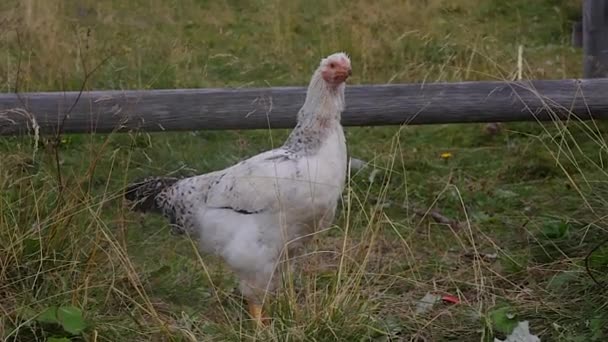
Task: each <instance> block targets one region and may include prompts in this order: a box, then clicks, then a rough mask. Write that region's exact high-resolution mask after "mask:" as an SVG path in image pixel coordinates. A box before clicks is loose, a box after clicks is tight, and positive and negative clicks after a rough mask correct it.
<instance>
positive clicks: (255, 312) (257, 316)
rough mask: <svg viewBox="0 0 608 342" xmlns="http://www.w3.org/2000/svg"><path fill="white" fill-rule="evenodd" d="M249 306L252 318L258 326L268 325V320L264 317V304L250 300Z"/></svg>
mask: <svg viewBox="0 0 608 342" xmlns="http://www.w3.org/2000/svg"><path fill="white" fill-rule="evenodd" d="M248 306H249V314H250V315H251V318H253V319H254V321H255V323H256V325H257V326H258V328H263V327H264V326H266V325H268V322H267V320H266V319H263V318H262V305H261V304H257V303H255V302H249V304H248Z"/></svg>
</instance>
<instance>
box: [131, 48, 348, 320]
mask: <svg viewBox="0 0 608 342" xmlns="http://www.w3.org/2000/svg"><path fill="white" fill-rule="evenodd" d="M350 75H351V63H350V59H349V57H348V56H347V55H346V54H345V53H341V52H340V53H335V54H332V55H330V56H328V57H326V58H324V59H322V60H321V63H320V65H319V67H318V68H317V70H316V71H315V72H314V74H313V76H312V79H311V81H310V84H309V86H308V90H307V94H306V100H305V102H304V105H303V106H302V108H301V109H300V111H299V113H298V122H297V125H296V127H295V128H294V130H293V131H292V132H291V134H290V135H289V137H288V138H287V140H286V141H285V143H284V144H283V145H282V146H281V147H279V148H276V149H273V150H270V151H266V152H263V153H261V154H258V155H256V156H253V157H251V158H249V159H246V160H243V161H241V162H239V163H238V164H236V165H233V166H231V167H228V168H226V169H224V170H220V171H214V172H211V173H207V174H203V175H199V176H195V177H190V178H185V179H176V178H168V177H154V178H147V179H144V180H142V181H139V182H135V183H132V184H130V185H129V186H128V187H127V189H126V192H125V198H126V199H127V200H129V201H131V202H133V206H132V209H133V210H135V211H141V212H158V213H162V214H163V215H164V216H165V217H167V218H168V219H169V220H170V222H171V224H172V225H173V227H175V229H177V230H178V231H179V232H187V233H188V234H189V235H190V236H192V237H193V238H194V239H196V241H197V242H198V246H199V248H200V250H201V251H203V252H205V253H212V254H215V255H218V256H220V257H221V258H222V259H223V260H224V261H225V262H226V263H227V264H228V265H229V266H230V267H231V268H232V270H233V271H234V272H235V273H236V275H237V276H238V278H239V288H240V290H241V293H242V294H243V296H244V297H245V298H246V299H247V301H248V306H249V312H250V314H251V316H252V317H253V318H254V319H255V320H256V322H257V323H258V324H261V323H262V301H263V298H264V296H265V295H266V294H267V293H272V292H273V291H274V290H275V289H276V287H277V286H278V274H277V272H275V269H276V267H277V265H278V264H279V262H280V261H281V257H282V256H284V255H285V253H286V252H287V253H288V254H289V256H290V257H292V256H293V253H295V252H297V251H298V250H299V249H300V248H299V247H301V246H302V243H304V242H305V241H306V240H308V239H309V237H310V236H311V235H312V234H313V233H314V232H315V231H317V230H319V229H324V228H326V227H328V226H329V225H330V224H331V222H332V221H333V219H334V215H335V210H336V206H337V203H338V200H339V198H340V196H341V194H342V191H343V189H344V184H345V178H346V168H347V151H346V141H345V137H344V131H343V128H342V125H341V124H340V116H341V113H342V111H343V110H344V88H345V81H346V79H347V78H348V77H349V76H350Z"/></svg>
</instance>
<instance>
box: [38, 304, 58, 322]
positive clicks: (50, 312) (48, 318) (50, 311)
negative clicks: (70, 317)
mask: <svg viewBox="0 0 608 342" xmlns="http://www.w3.org/2000/svg"><path fill="white" fill-rule="evenodd" d="M36 321H38V322H41V323H55V324H57V323H59V320H58V319H57V307H56V306H51V307H48V308H46V309H44V310H43V311H42V312H41V313H40V314H39V315H38V317H36Z"/></svg>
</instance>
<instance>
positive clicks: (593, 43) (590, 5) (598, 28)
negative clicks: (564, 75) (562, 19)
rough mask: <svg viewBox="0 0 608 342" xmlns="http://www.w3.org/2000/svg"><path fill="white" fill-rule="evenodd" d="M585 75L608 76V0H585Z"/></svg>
mask: <svg viewBox="0 0 608 342" xmlns="http://www.w3.org/2000/svg"><path fill="white" fill-rule="evenodd" d="M583 55H584V57H583V58H584V61H583V64H584V67H583V77H585V78H598V77H608V0H584V1H583Z"/></svg>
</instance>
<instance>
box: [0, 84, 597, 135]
mask: <svg viewBox="0 0 608 342" xmlns="http://www.w3.org/2000/svg"><path fill="white" fill-rule="evenodd" d="M304 96H305V88H302V87H284V88H257V89H178V90H146V91H90V92H84V93H82V94H81V95H80V97H79V94H78V93H77V92H56V93H21V94H18V95H17V94H0V135H16V134H24V133H28V132H31V129H32V127H33V126H36V125H37V127H38V128H39V130H40V133H42V134H48V133H54V132H56V130H57V128H58V126H59V125H60V123H61V122H62V118H63V117H64V116H65V115H66V113H67V112H68V111H69V108H70V107H73V108H72V110H71V111H70V112H69V115H68V116H67V118H66V120H65V124H64V129H63V131H64V132H65V133H86V132H99V133H104V132H111V131H115V130H116V131H126V130H132V129H142V130H146V131H163V130H167V131H182V130H202V129H264V128H268V127H271V128H289V127H293V126H294V125H295V121H296V114H297V111H298V109H299V108H300V106H301V105H302V103H303V101H304ZM77 99H78V100H77ZM346 103H347V108H346V111H345V113H344V114H343V118H342V121H343V124H344V125H345V126H368V125H369V126H375V125H402V124H446V123H470V122H508V121H534V120H542V121H546V120H552V119H555V117H556V116H558V117H560V118H566V117H568V116H569V115H571V114H574V115H576V116H577V117H578V118H581V119H590V118H595V119H608V79H607V78H599V79H582V80H574V79H571V80H544V81H525V82H460V83H432V84H395V85H359V86H347V91H346ZM34 123H35V124H34Z"/></svg>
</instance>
